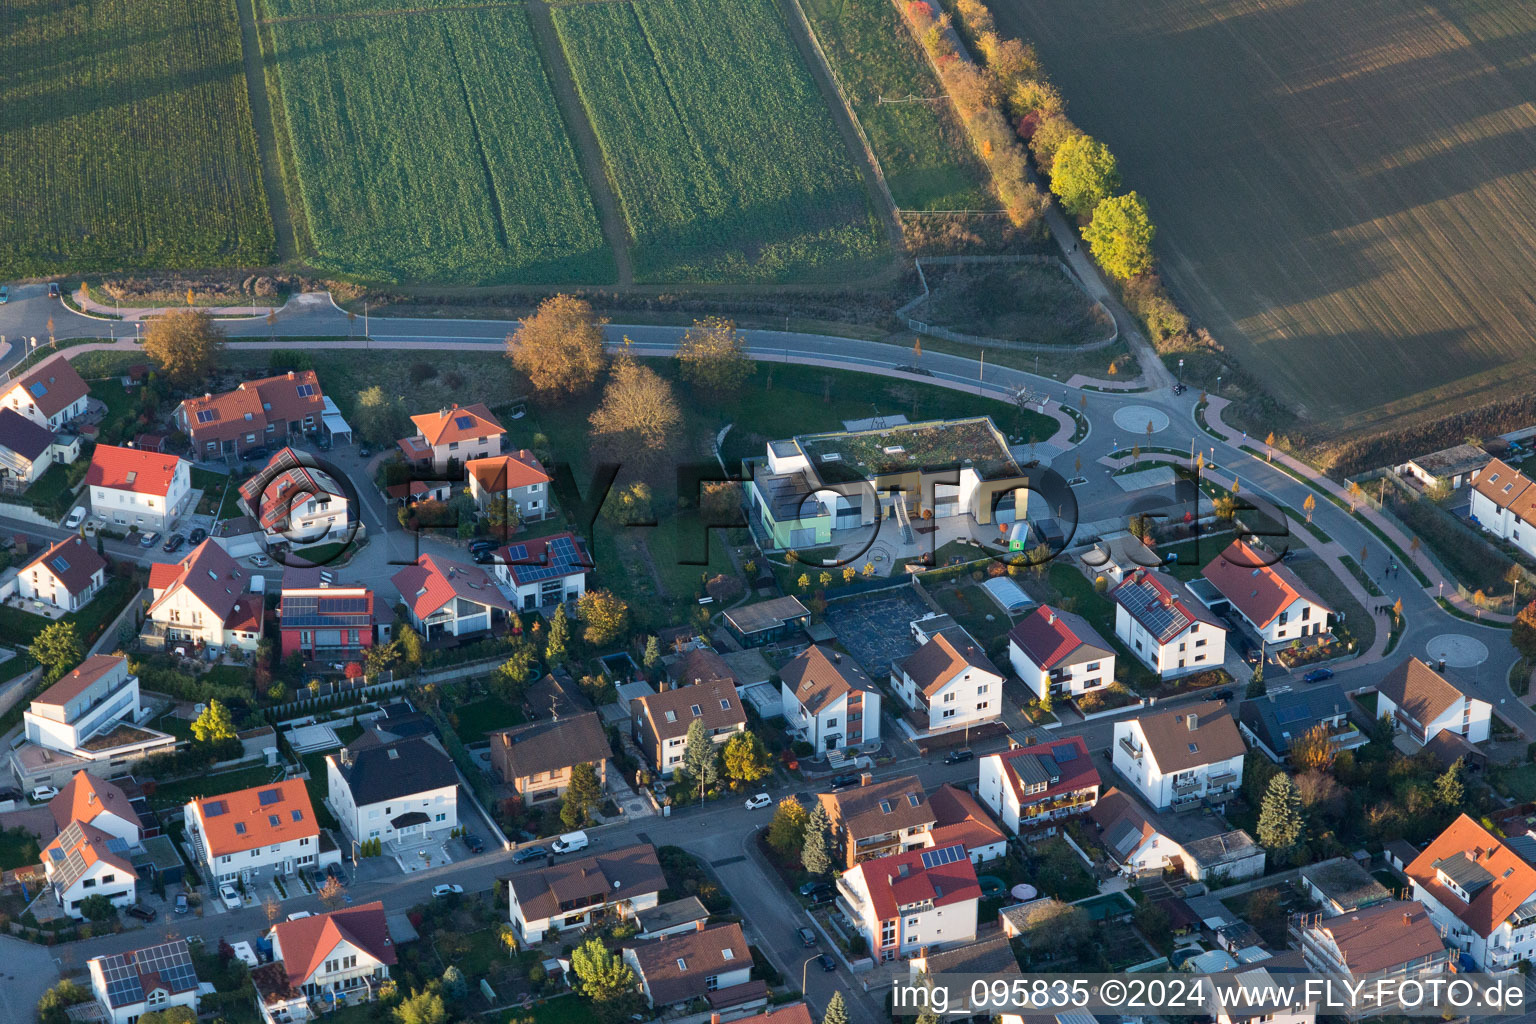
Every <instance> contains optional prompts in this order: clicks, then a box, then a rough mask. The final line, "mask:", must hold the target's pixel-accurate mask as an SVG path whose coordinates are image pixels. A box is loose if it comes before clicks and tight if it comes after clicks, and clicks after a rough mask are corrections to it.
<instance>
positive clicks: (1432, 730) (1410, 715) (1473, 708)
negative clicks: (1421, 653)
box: [1376, 657, 1493, 743]
mask: <svg viewBox="0 0 1536 1024" xmlns="http://www.w3.org/2000/svg"><path fill="white" fill-rule="evenodd" d="M1376 714H1377V716H1378V717H1379V716H1381V715H1390V716H1391V717H1392V722H1393V725H1394V726H1395V727H1396V728H1397V730H1398V731H1399V732H1404V733H1407V734H1408V735H1409V736H1411V737H1413V738H1414V739H1415V740H1417V741H1418V742H1419V743H1428V742H1429V741H1430V740H1432V739H1434V738H1435V737H1436V736H1437V735H1439V734H1440V733H1442V732H1452V733H1455V734H1456V735H1458V736H1462V737H1464V738H1465V739H1466V740H1467V742H1469V743H1481V742H1483V741H1484V740H1486V739H1487V738H1488V734H1489V730H1490V728H1491V726H1492V719H1493V705H1491V704H1489V703H1488V702H1487V701H1485V700H1479V699H1478V698H1476V697H1468V696H1467V695H1466V694H1465V693H1462V692H1461V690H1460V689H1458V688H1457V687H1456V686H1455V685H1454V684H1453V683H1451V681H1450V680H1448V679H1446V678H1445V677H1444V676H1442V675H1441V674H1440V673H1438V672H1436V671H1435V670H1434V669H1432V668H1430V667H1429V666H1428V665H1426V664H1425V663H1424V662H1422V661H1420V660H1419V659H1418V658H1416V657H1414V658H1409V659H1408V660H1407V661H1405V662H1403V663H1402V664H1400V665H1398V666H1397V667H1396V668H1394V669H1393V670H1392V671H1391V672H1389V673H1387V675H1386V677H1385V678H1383V679H1382V680H1381V682H1379V683H1377V684H1376Z"/></svg>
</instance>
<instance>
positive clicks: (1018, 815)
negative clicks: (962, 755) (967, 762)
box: [976, 736, 1100, 836]
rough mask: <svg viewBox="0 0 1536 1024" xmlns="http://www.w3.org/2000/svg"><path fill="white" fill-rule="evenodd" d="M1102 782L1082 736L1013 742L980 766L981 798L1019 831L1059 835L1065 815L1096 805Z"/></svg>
mask: <svg viewBox="0 0 1536 1024" xmlns="http://www.w3.org/2000/svg"><path fill="white" fill-rule="evenodd" d="M1010 742H1011V741H1010ZM1099 785H1100V780H1099V770H1098V768H1096V767H1095V766H1094V763H1093V757H1092V756H1091V755H1090V754H1089V753H1088V744H1087V743H1085V742H1084V741H1083V738H1082V737H1081V736H1064V737H1062V738H1061V739H1059V740H1051V741H1049V742H1046V743H1036V744H1033V745H1030V746H1012V747H1010V749H1008V750H1005V751H1002V752H1001V753H997V754H988V755H987V756H985V757H983V758H982V759H981V761H980V762H979V763H978V764H977V781H976V796H977V798H978V799H980V800H981V802H982V803H984V804H986V805H987V808H988V809H989V810H991V812H992V813H993V814H995V815H997V818H998V820H999V821H1001V822H1002V823H1003V827H1004V828H1006V829H1007V830H1008V831H1009V832H1012V833H1013V834H1014V835H1024V836H1031V835H1037V834H1041V833H1042V832H1045V833H1046V834H1054V833H1055V832H1056V830H1057V829H1058V828H1061V827H1062V826H1063V823H1064V821H1065V819H1067V818H1070V817H1072V816H1073V815H1075V814H1086V813H1087V812H1088V811H1090V810H1092V809H1093V805H1094V803H1095V802H1096V801H1097V800H1098V798H1099Z"/></svg>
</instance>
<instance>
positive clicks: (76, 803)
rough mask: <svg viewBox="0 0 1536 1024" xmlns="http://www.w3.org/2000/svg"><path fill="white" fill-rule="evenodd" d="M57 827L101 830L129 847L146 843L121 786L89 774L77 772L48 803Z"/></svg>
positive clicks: (137, 819)
mask: <svg viewBox="0 0 1536 1024" xmlns="http://www.w3.org/2000/svg"><path fill="white" fill-rule="evenodd" d="M48 810H49V812H50V813H51V814H52V815H53V821H54V824H56V825H58V827H59V830H60V831H63V830H64V829H66V828H68V827H69V824H70V822H74V821H78V822H80V823H81V824H82V825H90V826H92V827H93V828H98V829H100V830H101V831H103V832H105V833H106V834H107V835H109V836H115V837H116V838H118V839H121V840H122V841H123V842H124V843H126V844H128V845H129V846H137V845H139V843H140V842H142V841H143V835H144V832H143V828H142V827H141V826H140V824H139V816H138V813H137V812H136V811H134V809H133V804H132V803H131V802H130V801H129V799H128V797H127V795H126V794H125V793H124V792H123V791H122V789H120V788H119V787H118V786H116V785H114V784H112V783H110V782H108V781H106V780H105V779H98V778H96V777H95V776H94V775H89V774H87V773H86V772H76V773H75V774H74V775H73V776H72V777H71V778H70V780H69V781H68V782H67V783H65V784H64V788H63V789H61V790H59V794H58V795H57V796H55V797H54V798H53V799H52V800H50V801H48Z"/></svg>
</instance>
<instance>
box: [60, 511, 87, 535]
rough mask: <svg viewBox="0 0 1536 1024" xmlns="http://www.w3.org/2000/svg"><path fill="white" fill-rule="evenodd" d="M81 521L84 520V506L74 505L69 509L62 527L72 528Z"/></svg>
mask: <svg viewBox="0 0 1536 1024" xmlns="http://www.w3.org/2000/svg"><path fill="white" fill-rule="evenodd" d="M83 522H85V506H84V505H76V506H75V507H74V508H73V509H71V510H70V513H69V518H68V519H66V520H64V529H66V530H73V529H74V528H75V527H77V526H79V525H80V524H81V523H83Z"/></svg>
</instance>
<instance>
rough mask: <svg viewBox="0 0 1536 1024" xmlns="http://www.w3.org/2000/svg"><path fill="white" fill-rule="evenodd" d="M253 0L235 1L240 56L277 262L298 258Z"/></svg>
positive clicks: (297, 247) (254, 0) (296, 242)
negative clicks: (238, 23)
mask: <svg viewBox="0 0 1536 1024" xmlns="http://www.w3.org/2000/svg"><path fill="white" fill-rule="evenodd" d="M255 2H256V0H235V12H236V14H237V16H238V17H239V19H240V53H241V62H242V64H243V65H244V67H245V88H246V91H247V92H249V93H250V96H251V125H252V127H253V128H254V129H255V132H256V158H257V160H259V161H260V162H261V184H262V187H263V188H265V189H266V193H267V210H268V212H269V213H270V214H271V217H272V232H273V242H274V244H275V245H276V247H277V259H278V262H279V263H285V262H287V261H289V260H293V259H297V258H298V255H299V245H298V239H297V238H296V237H295V234H294V230H293V215H292V213H291V212H290V210H289V207H288V190H287V188H285V187H284V183H283V174H282V168H280V167H279V166H278V152H277V126H276V123H275V122H274V121H273V120H272V98H271V97H270V96H268V95H267V79H266V71H265V69H264V68H263V66H262V51H261V41H260V39H259V38H258V37H257V33H258V31H259V29H258V28H257V25H256V11H255V8H254V6H253V5H254V4H255Z"/></svg>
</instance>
